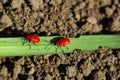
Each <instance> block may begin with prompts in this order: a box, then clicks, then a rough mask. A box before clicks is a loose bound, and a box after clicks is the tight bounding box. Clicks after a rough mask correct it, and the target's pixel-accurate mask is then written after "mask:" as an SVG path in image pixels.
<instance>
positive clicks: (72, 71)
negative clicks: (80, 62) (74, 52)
mask: <svg viewBox="0 0 120 80" xmlns="http://www.w3.org/2000/svg"><path fill="white" fill-rule="evenodd" d="M76 73H77V71H76V67H75V66H67V67H66V74H67V75H68V76H69V77H75V75H76Z"/></svg>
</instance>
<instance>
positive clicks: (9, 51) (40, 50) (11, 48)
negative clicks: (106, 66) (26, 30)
mask: <svg viewBox="0 0 120 80" xmlns="http://www.w3.org/2000/svg"><path fill="white" fill-rule="evenodd" d="M55 37H58V36H41V37H40V39H41V42H40V44H39V45H38V46H37V45H35V44H33V43H30V45H31V49H30V46H29V45H28V44H27V43H26V44H25V45H22V44H23V37H18V38H0V56H28V55H41V54H61V53H63V52H62V50H63V51H64V53H71V52H72V51H73V50H74V49H80V50H95V49H97V48H98V47H100V46H105V47H108V48H111V49H119V48H120V35H83V36H80V37H79V38H70V40H71V43H70V44H69V45H68V46H67V47H68V49H67V48H66V47H61V48H62V50H61V49H60V48H58V49H57V52H56V48H55V46H54V45H48V44H49V42H50V40H51V39H53V38H55ZM46 47H47V49H45V48H46ZM49 47H51V48H50V49H49V50H48V48H49Z"/></svg>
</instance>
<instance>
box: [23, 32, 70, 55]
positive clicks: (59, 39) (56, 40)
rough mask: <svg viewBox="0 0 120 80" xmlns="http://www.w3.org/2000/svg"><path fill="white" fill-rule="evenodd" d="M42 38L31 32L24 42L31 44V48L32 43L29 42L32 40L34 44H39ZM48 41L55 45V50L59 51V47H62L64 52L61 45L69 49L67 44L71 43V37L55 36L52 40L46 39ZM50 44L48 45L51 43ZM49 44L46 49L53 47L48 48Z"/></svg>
mask: <svg viewBox="0 0 120 80" xmlns="http://www.w3.org/2000/svg"><path fill="white" fill-rule="evenodd" d="M40 41H41V40H40V38H39V37H38V36H37V35H35V34H29V35H27V36H26V37H25V40H24V43H23V45H24V44H25V43H28V45H29V46H30V49H31V45H30V44H29V43H30V42H32V43H33V44H35V45H37V44H39V43H40ZM44 41H46V42H49V43H50V44H51V45H53V46H55V51H56V52H57V49H58V48H60V49H61V51H62V52H63V53H64V51H63V49H62V48H61V47H66V48H67V49H68V47H67V46H66V45H69V44H70V39H69V38H65V37H55V38H53V39H51V40H50V41H47V40H44ZM50 44H48V46H49V45H50ZM48 46H46V47H45V49H46V50H49V49H50V48H51V47H49V48H48Z"/></svg>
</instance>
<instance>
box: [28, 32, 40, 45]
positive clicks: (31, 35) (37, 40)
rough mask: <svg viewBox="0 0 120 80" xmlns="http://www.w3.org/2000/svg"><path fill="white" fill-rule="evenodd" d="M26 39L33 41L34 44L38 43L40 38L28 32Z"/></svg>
mask: <svg viewBox="0 0 120 80" xmlns="http://www.w3.org/2000/svg"><path fill="white" fill-rule="evenodd" d="M26 39H28V40H29V42H33V43H35V44H38V43H40V38H39V37H38V36H36V35H35V34H29V35H27V36H26Z"/></svg>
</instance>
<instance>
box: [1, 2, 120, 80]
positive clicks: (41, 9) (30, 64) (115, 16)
mask: <svg viewBox="0 0 120 80" xmlns="http://www.w3.org/2000/svg"><path fill="white" fill-rule="evenodd" d="M29 33H35V34H38V35H39V36H53V35H60V36H63V35H64V36H67V37H79V36H80V35H90V34H120V0H0V37H7V36H9V37H13V36H16V37H19V36H24V35H25V34H29ZM88 46H89V45H88ZM61 56H62V57H61ZM61 56H60V55H57V54H56V55H49V56H47V55H36V56H21V57H18V56H16V57H0V80H62V79H63V80H120V49H115V50H113V49H109V48H107V47H101V48H98V49H96V50H95V51H81V50H73V52H72V53H70V54H66V55H65V54H63V55H61Z"/></svg>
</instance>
